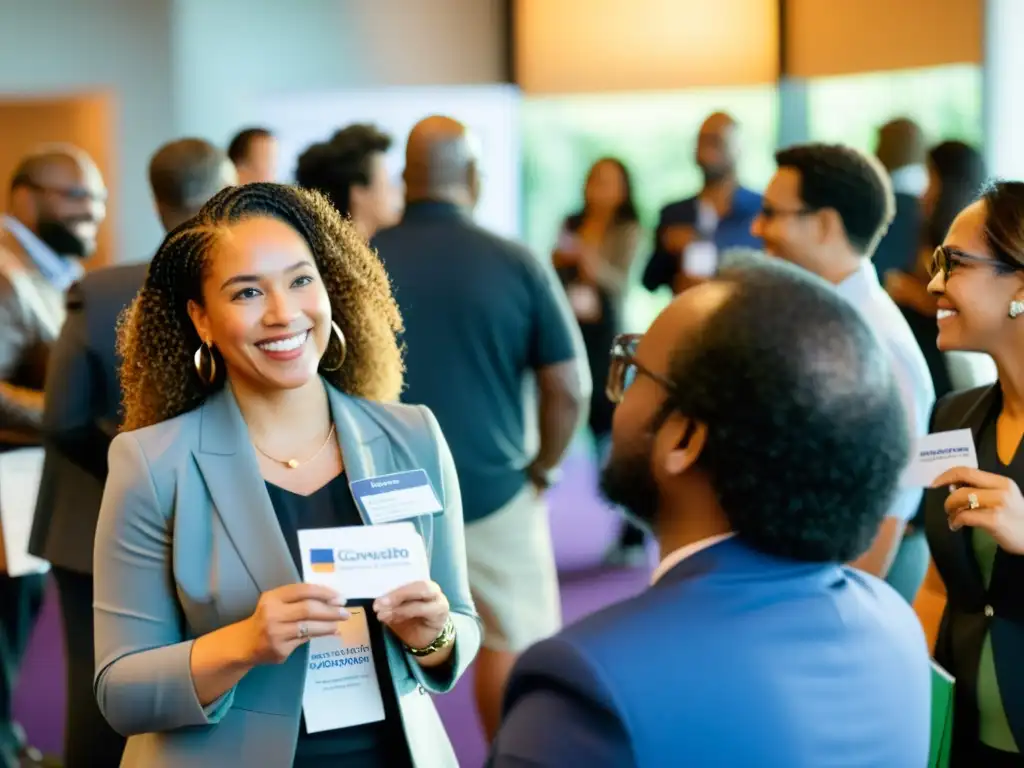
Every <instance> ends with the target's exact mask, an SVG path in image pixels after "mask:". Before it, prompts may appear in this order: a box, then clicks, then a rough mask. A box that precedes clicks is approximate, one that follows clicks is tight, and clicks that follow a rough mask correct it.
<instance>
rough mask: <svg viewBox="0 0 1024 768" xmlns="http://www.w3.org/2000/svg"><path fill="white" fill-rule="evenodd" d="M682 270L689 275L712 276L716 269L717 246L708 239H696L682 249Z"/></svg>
mask: <svg viewBox="0 0 1024 768" xmlns="http://www.w3.org/2000/svg"><path fill="white" fill-rule="evenodd" d="M681 266H682V270H683V272H684V273H685V274H687V275H689V276H690V277H714V276H715V273H716V272H717V271H718V248H717V247H716V246H715V244H714V243H713V242H711V241H710V240H697V241H696V242H693V243H690V244H689V245H688V246H686V248H685V249H684V250H683V257H682V265H681Z"/></svg>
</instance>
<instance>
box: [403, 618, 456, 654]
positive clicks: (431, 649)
mask: <svg viewBox="0 0 1024 768" xmlns="http://www.w3.org/2000/svg"><path fill="white" fill-rule="evenodd" d="M454 642H455V622H454V621H452V617H451V616H449V617H448V619H447V620H446V621H445V623H444V626H443V627H441V634H439V635H438V636H437V637H436V638H435V639H434V642H432V643H431V644H430V645H427V646H424V647H423V648H411V647H409V646H408V645H407V646H405V650H407V651H408V652H409V653H411V654H412V655H413V656H421V657H422V656H429V655H430V654H432V653H437V652H438V651H441V650H444V649H445V648H447V647H448V646H449V645H451V644H452V643H454Z"/></svg>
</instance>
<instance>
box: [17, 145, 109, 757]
mask: <svg viewBox="0 0 1024 768" xmlns="http://www.w3.org/2000/svg"><path fill="white" fill-rule="evenodd" d="M105 216H106V189H105V187H104V184H103V178H102V177H101V175H100V172H99V170H98V169H97V168H96V165H95V164H94V163H93V161H92V160H91V159H90V158H89V157H88V155H86V154H85V153H84V152H82V151H81V150H79V149H76V148H75V147H70V146H64V145H54V146H47V147H43V148H41V149H39V150H37V151H36V152H33V153H32V154H31V155H29V156H27V157H25V158H24V159H23V160H22V161H21V163H20V164H19V165H18V167H17V169H16V170H15V172H14V176H13V178H12V179H11V184H10V195H9V207H8V212H7V214H6V215H5V216H3V217H0V451H2V450H4V449H10V448H14V447H18V446H31V445H38V444H40V442H41V429H42V418H43V383H44V380H45V375H46V365H47V361H48V357H49V351H50V347H51V346H52V344H53V343H54V341H55V340H56V338H57V335H58V334H59V332H60V328H61V325H62V324H63V322H64V292H65V290H67V288H68V287H69V286H70V285H71V284H72V283H74V282H75V281H76V280H77V279H78V278H79V277H80V276H81V275H82V271H83V270H82V265H81V261H82V259H85V258H86V257H88V256H90V255H91V254H92V253H93V251H94V250H95V248H96V235H97V231H98V229H99V226H100V224H101V223H102V221H103V219H104V217H105ZM43 584H44V577H43V576H39V575H33V576H23V577H20V578H10V577H8V576H6V575H0V766H4V768H6V766H15V765H19V764H20V765H26V764H27V765H32V764H34V763H33V761H37V760H39V755H38V753H37V751H36V750H34V749H31V748H29V747H28V746H27V745H26V743H25V738H24V733H23V731H21V729H20V727H19V726H17V724H15V723H14V722H13V719H12V713H11V695H12V693H13V689H14V683H15V677H16V675H17V671H18V667H19V665H20V663H21V658H22V656H23V654H24V651H25V646H26V644H27V642H28V639H29V635H30V633H31V631H32V627H33V625H34V624H35V620H36V616H37V614H38V612H39V608H40V606H41V604H42V597H43Z"/></svg>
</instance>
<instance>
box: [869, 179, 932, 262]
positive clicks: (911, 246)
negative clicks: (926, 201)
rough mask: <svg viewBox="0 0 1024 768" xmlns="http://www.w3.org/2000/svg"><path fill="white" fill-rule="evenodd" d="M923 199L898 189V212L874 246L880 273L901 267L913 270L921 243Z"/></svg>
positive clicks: (875, 260)
mask: <svg viewBox="0 0 1024 768" xmlns="http://www.w3.org/2000/svg"><path fill="white" fill-rule="evenodd" d="M921 226H922V214H921V203H920V201H919V200H918V199H917V198H916V197H914V196H913V195H908V194H906V193H904V192H897V193H896V214H895V215H894V216H893V220H892V223H891V224H890V225H889V229H888V231H887V232H886V233H885V236H884V237H883V238H882V240H881V241H880V242H879V243H878V247H877V248H875V255H874V256H873V257H872V259H871V260H872V261H873V262H874V263H875V269H876V270H877V272H878V274H879V276H880V277H883V278H884V277H885V273H886V272H888V271H890V270H893V269H898V270H901V271H903V272H913V271H914V262H915V261H916V260H917V249H918V247H919V246H920V244H921Z"/></svg>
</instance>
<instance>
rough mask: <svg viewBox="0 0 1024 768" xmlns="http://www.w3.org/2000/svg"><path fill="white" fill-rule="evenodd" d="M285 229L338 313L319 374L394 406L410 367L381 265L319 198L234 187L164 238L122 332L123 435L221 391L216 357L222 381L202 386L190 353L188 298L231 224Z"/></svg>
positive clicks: (277, 188)
mask: <svg viewBox="0 0 1024 768" xmlns="http://www.w3.org/2000/svg"><path fill="white" fill-rule="evenodd" d="M260 216H262V217H268V218H274V219H277V220H279V221H282V222H284V223H285V224H288V225H289V226H291V227H292V228H293V229H295V230H296V232H298V233H299V234H300V235H301V236H302V238H303V239H304V240H305V241H306V243H307V245H308V246H309V249H310V251H311V252H312V254H313V260H314V262H315V263H316V267H317V269H318V271H319V272H320V276H321V279H322V280H323V283H324V287H325V288H326V290H327V295H328V297H329V298H330V303H331V314H332V317H333V319H334V321H335V322H336V323H337V324H338V326H339V327H340V328H341V330H342V333H344V335H345V339H346V342H347V347H348V350H347V354H346V356H345V359H344V362H343V364H342V365H341V367H340V368H338V370H333V371H332V370H328V369H330V368H333V367H334V366H335V365H336V364H337V356H338V352H337V350H335V351H334V353H333V354H332V348H333V347H334V346H335V345H336V342H335V341H334V340H333V337H332V342H331V344H330V345H329V346H328V349H327V352H326V353H325V355H324V360H323V361H322V363H321V370H320V372H321V375H322V376H323V377H324V378H325V379H327V381H329V382H330V383H331V384H333V385H334V386H336V387H337V388H338V389H339V390H341V391H342V392H345V393H347V394H350V395H355V396H358V397H365V398H367V399H370V400H383V401H386V400H394V399H397V398H398V395H399V393H400V392H401V390H402V376H403V372H404V366H403V362H402V352H401V349H400V347H399V343H398V334H399V333H401V331H402V318H401V315H400V314H399V311H398V305H397V304H396V303H395V300H394V297H393V296H392V294H391V285H390V282H389V281H388V277H387V274H386V273H385V271H384V266H383V264H381V262H380V260H379V259H378V258H377V256H376V254H375V253H374V252H373V251H372V250H370V248H369V247H368V246H367V245H366V243H365V242H364V241H363V240H362V238H360V236H359V235H358V234H357V233H356V231H355V229H354V228H353V227H352V225H351V224H350V223H349V222H347V221H345V220H344V219H342V218H341V216H340V215H338V213H337V211H335V209H334V207H333V206H332V205H331V204H330V202H328V200H327V199H326V198H325V197H324V196H323V195H321V194H319V193H316V192H311V191H307V190H302V189H299V188H296V187H291V186H287V185H284V184H268V183H258V184H247V185H245V186H242V187H228V188H227V189H225V190H223V191H221V192H220V193H218V194H217V195H215V196H214V197H213V198H211V199H210V200H209V202H207V203H206V205H204V206H203V208H202V209H201V210H200V211H199V213H198V214H196V216H195V217H194V218H192V219H190V220H188V221H186V222H185V223H183V224H181V225H180V226H178V227H176V228H175V229H173V230H171V231H170V232H169V233H168V234H167V236H166V237H165V238H164V241H163V243H162V244H161V246H160V249H159V250H158V251H157V253H156V256H154V257H153V261H152V263H151V264H150V266H149V273H148V274H147V276H146V282H145V284H144V285H143V287H142V290H141V291H140V292H139V294H138V296H137V297H136V299H135V301H134V302H132V304H131V305H130V306H129V307H128V308H127V309H126V310H125V312H124V314H123V315H122V317H121V322H120V328H119V330H118V351H119V353H120V354H121V356H122V359H123V362H122V365H121V386H122V390H123V392H124V429H125V430H132V429H140V428H142V427H145V426H149V425H151V424H157V423H159V422H162V421H166V420H168V419H172V418H174V417H175V416H179V415H181V414H183V413H186V412H188V411H190V410H192V409H193V408H196V407H197V406H199V405H200V404H201V403H202V402H203V400H205V399H206V398H207V397H208V396H209V395H210V394H212V393H213V392H216V391H218V390H219V389H220V388H222V387H223V386H224V382H225V365H224V362H223V359H221V358H220V357H219V353H218V352H216V351H215V350H214V351H213V354H214V355H218V357H217V359H216V363H217V377H216V379H215V380H214V381H213V382H212V383H207V382H204V381H203V380H202V379H201V378H200V377H199V374H198V373H197V372H196V370H195V366H194V364H193V356H194V354H195V351H196V350H197V349H198V348H199V346H200V344H201V343H202V342H201V340H200V338H199V335H198V334H197V333H196V330H195V327H194V326H193V324H192V321H191V320H190V318H189V316H188V309H187V308H188V302H189V301H190V300H191V301H195V302H196V303H198V304H200V305H201V304H202V303H203V294H202V283H203V277H204V274H205V268H206V265H207V263H208V260H209V259H210V258H211V257H212V254H213V250H214V246H215V244H216V242H217V239H218V237H219V236H220V234H221V232H222V231H223V229H224V228H226V227H229V226H231V225H232V224H235V223H238V222H240V221H243V220H245V219H248V218H253V217H260Z"/></svg>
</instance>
